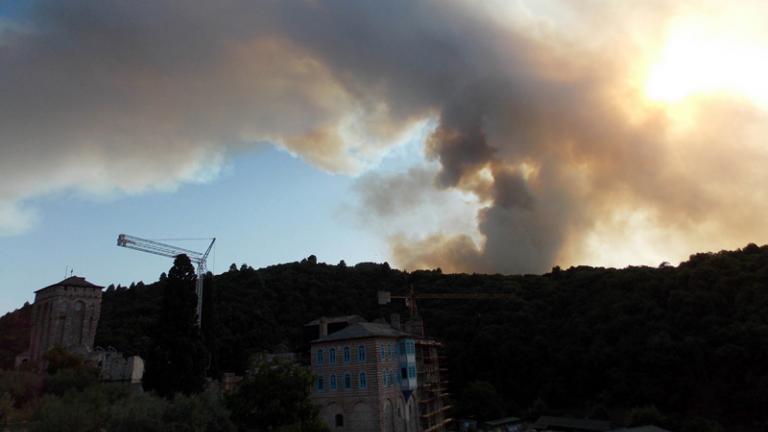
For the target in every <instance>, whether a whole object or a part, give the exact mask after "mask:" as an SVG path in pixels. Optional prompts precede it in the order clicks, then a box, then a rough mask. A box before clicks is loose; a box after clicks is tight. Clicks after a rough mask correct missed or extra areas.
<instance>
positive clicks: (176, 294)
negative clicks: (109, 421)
mask: <svg viewBox="0 0 768 432" xmlns="http://www.w3.org/2000/svg"><path fill="white" fill-rule="evenodd" d="M196 279H197V275H196V274H195V268H194V267H193V266H192V263H191V262H190V260H189V257H187V256H186V255H179V256H177V257H176V260H175V261H174V263H173V267H171V269H170V270H169V271H168V280H167V281H166V287H165V290H164V292H163V302H162V311H161V313H160V317H159V319H158V321H157V325H156V328H155V334H154V336H153V347H152V349H151V351H150V353H149V357H148V359H147V364H146V372H145V373H144V388H145V389H146V390H154V391H156V392H157V393H158V394H159V395H161V396H164V397H172V396H173V395H174V394H176V393H177V392H181V393H185V394H190V393H199V392H201V391H202V390H203V387H204V384H205V371H206V369H207V366H208V352H207V350H206V349H205V345H204V344H203V339H202V336H201V334H200V329H199V327H198V326H197V294H195V281H196Z"/></svg>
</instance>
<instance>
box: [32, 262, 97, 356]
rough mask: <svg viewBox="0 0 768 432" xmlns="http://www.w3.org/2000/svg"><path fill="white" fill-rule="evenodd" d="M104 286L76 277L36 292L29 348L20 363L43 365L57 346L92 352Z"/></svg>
mask: <svg viewBox="0 0 768 432" xmlns="http://www.w3.org/2000/svg"><path fill="white" fill-rule="evenodd" d="M101 289H102V287H100V286H98V285H94V284H92V283H90V282H88V281H87V280H85V279H84V278H81V277H77V276H72V277H69V278H67V279H64V280H63V281H61V282H59V283H57V284H54V285H51V286H48V287H45V288H42V289H39V290H37V291H35V302H34V304H33V305H32V333H31V336H30V342H29V350H28V351H27V352H26V353H24V354H22V355H21V356H20V358H19V360H17V363H21V362H25V361H28V362H31V363H32V364H34V365H36V364H39V363H40V362H41V360H42V359H43V356H44V355H45V353H47V352H48V351H49V350H50V349H51V348H53V347H55V346H59V347H62V348H64V349H66V350H68V351H70V352H73V353H77V354H82V355H85V354H88V353H90V352H91V351H92V350H93V340H94V338H95V337H96V327H97V326H98V323H99V315H100V314H101Z"/></svg>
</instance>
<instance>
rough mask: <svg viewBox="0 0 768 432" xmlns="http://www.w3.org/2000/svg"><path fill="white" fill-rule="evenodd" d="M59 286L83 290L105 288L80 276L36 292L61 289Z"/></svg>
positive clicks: (71, 277)
mask: <svg viewBox="0 0 768 432" xmlns="http://www.w3.org/2000/svg"><path fill="white" fill-rule="evenodd" d="M59 286H65V287H81V288H96V289H102V288H104V287H102V286H99V285H95V284H92V283H90V282H88V281H87V280H85V278H83V277H80V276H70V277H68V278H66V279H64V280H63V281H61V282H59V283H55V284H53V285H48V286H47V287H45V288H40V289H39V290H37V291H35V292H40V291H43V290H47V289H48V288H53V287H59Z"/></svg>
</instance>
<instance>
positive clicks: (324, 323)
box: [319, 317, 328, 337]
mask: <svg viewBox="0 0 768 432" xmlns="http://www.w3.org/2000/svg"><path fill="white" fill-rule="evenodd" d="M319 330H320V336H319V337H323V336H328V320H326V319H325V317H320V329H319Z"/></svg>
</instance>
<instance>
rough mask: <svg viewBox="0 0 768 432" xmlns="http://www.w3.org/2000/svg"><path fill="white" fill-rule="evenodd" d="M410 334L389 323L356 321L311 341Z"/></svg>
mask: <svg viewBox="0 0 768 432" xmlns="http://www.w3.org/2000/svg"><path fill="white" fill-rule="evenodd" d="M401 336H410V337H412V336H411V335H409V334H408V333H404V332H401V331H400V330H395V329H393V328H392V327H391V326H390V325H389V324H383V323H381V324H380V323H372V322H356V323H354V324H350V325H349V326H348V327H345V328H343V329H341V330H339V331H337V332H334V333H331V334H329V335H328V336H323V337H321V338H319V339H315V340H313V341H312V342H328V341H335V340H344V339H361V338H368V337H401Z"/></svg>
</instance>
